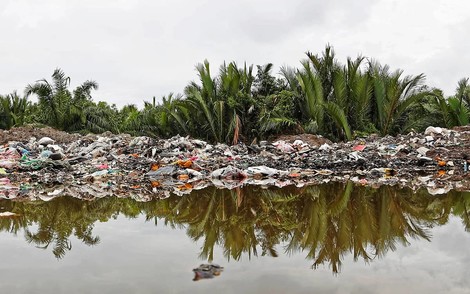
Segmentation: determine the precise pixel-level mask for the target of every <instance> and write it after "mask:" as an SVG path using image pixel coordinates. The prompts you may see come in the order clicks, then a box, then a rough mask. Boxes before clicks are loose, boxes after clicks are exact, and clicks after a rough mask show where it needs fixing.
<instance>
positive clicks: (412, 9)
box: [0, 0, 470, 106]
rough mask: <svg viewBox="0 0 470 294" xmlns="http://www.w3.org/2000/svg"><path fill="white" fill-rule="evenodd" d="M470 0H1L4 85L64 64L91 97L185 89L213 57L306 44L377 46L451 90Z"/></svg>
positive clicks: (242, 57)
mask: <svg viewBox="0 0 470 294" xmlns="http://www.w3.org/2000/svg"><path fill="white" fill-rule="evenodd" d="M469 9H470V1H468V0H408V1H398V0H355V1H348V0H329V1H318V0H310V1H308V0H306V1H303V0H290V1H274V0H271V1H267V0H257V1H253V0H251V1H250V0H239V1H225V0H205V1H194V0H173V1H162V0H154V1H152V0H100V1H91V0H67V1H62V0H43V1H36V0H1V1H0V36H1V46H0V67H1V69H2V70H0V94H8V93H11V92H13V91H14V90H17V91H18V92H19V93H23V91H24V88H25V86H26V85H27V84H30V83H34V82H35V81H37V80H39V79H43V78H46V79H48V80H50V77H51V75H52V73H53V71H54V69H56V68H61V69H62V70H63V71H64V72H65V73H66V75H67V76H69V77H70V78H71V86H72V87H76V86H78V85H80V84H81V83H82V82H84V81H86V80H94V81H96V82H98V84H99V86H100V87H99V89H98V90H97V91H96V92H94V94H93V97H94V99H95V100H104V101H107V102H109V103H115V104H116V105H117V106H123V105H126V104H129V103H134V104H137V105H138V106H142V105H143V101H144V100H146V101H150V100H151V98H152V97H153V96H155V97H157V99H160V98H161V97H162V96H164V95H168V94H169V93H171V92H174V93H182V92H183V89H184V87H185V86H186V85H187V84H188V82H190V81H192V80H197V78H198V77H197V73H196V71H195V65H196V64H198V63H200V62H203V61H204V60H205V59H207V60H208V61H209V62H210V64H211V70H212V72H213V73H214V74H215V73H216V72H217V71H218V68H219V66H220V64H222V63H223V62H224V61H226V62H230V61H235V62H237V64H239V65H243V63H244V62H247V64H254V65H258V64H259V65H262V64H266V63H273V64H274V73H278V72H279V67H280V66H283V65H288V66H294V67H299V66H300V60H302V59H304V58H305V52H307V51H310V52H312V53H321V52H322V51H323V49H324V48H325V45H326V44H330V45H332V46H333V47H334V50H335V52H336V55H337V57H338V60H339V61H340V62H343V63H344V62H345V61H346V58H347V57H348V56H350V57H356V56H357V55H359V54H361V55H362V56H365V57H368V58H373V59H375V60H378V61H380V62H381V63H382V64H388V65H390V67H391V69H402V70H404V73H405V74H406V75H416V74H420V73H424V74H425V75H426V77H427V80H426V81H427V84H428V85H430V86H432V87H438V88H440V89H442V90H444V92H445V94H446V95H452V94H453V93H454V91H455V88H456V86H457V82H458V80H460V79H461V78H464V77H470V54H469V52H470V38H469V37H470V33H469V31H468V28H470V14H469V13H468V11H469Z"/></svg>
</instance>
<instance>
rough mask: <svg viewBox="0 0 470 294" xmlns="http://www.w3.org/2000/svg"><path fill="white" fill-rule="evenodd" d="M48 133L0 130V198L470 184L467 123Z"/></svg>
mask: <svg viewBox="0 0 470 294" xmlns="http://www.w3.org/2000/svg"><path fill="white" fill-rule="evenodd" d="M55 132H56V133H54V132H53V131H50V130H49V131H48V133H47V134H48V135H49V137H40V138H35V137H29V136H28V137H27V138H25V137H21V128H20V129H16V130H15V131H0V139H1V140H0V143H1V142H2V140H5V138H8V139H11V137H12V134H18V138H19V140H18V141H14V140H10V141H8V143H6V144H5V145H3V146H2V147H0V197H1V198H9V199H14V198H17V199H25V198H26V199H38V198H39V199H42V200H49V199H51V198H54V197H56V196H61V195H71V196H74V197H78V198H81V199H91V198H96V197H105V196H118V197H134V198H135V199H137V200H140V201H147V200H150V199H153V198H165V197H168V196H169V195H170V194H171V193H174V194H177V195H183V194H187V193H190V192H191V191H192V190H195V189H202V188H205V187H207V186H210V185H213V186H216V187H220V188H229V189H232V188H235V187H239V186H243V185H262V186H277V187H284V186H287V185H295V186H297V187H302V186H305V185H310V184H320V183H324V182H328V181H348V180H350V181H353V182H356V183H358V184H363V185H372V186H377V185H382V184H388V185H400V186H409V187H412V188H418V187H422V186H424V187H427V188H428V190H429V192H430V193H432V194H441V193H445V192H446V191H449V190H450V189H459V190H468V189H469V186H468V183H469V181H468V180H469V173H468V169H469V168H470V167H469V165H468V162H469V160H470V150H469V149H468V148H469V146H470V145H469V142H470V128H468V127H461V128H457V129H454V130H448V129H442V128H434V127H429V128H428V129H427V130H426V131H425V133H424V134H415V133H410V134H408V135H400V136H398V137H391V136H387V137H384V138H378V137H374V136H371V137H368V138H363V139H357V140H355V141H351V142H347V143H331V142H329V141H328V140H325V139H324V138H321V137H315V136H313V135H299V136H288V137H287V136H285V137H284V140H277V141H275V142H273V143H269V142H267V141H261V142H260V143H259V144H253V145H245V144H238V145H235V146H228V145H225V144H215V145H213V144H209V143H207V142H204V141H202V140H196V139H190V138H187V137H180V136H176V137H173V138H170V139H167V140H157V139H152V138H149V137H131V136H130V135H125V134H124V135H113V134H111V133H105V134H102V135H87V136H80V135H76V134H74V135H73V136H72V135H68V134H67V135H68V136H67V135H63V134H64V133H63V132H59V131H55ZM38 133H39V134H40V132H39V131H38ZM28 135H30V133H28ZM312 137H313V138H317V139H316V140H314V139H312ZM3 142H4V141H3Z"/></svg>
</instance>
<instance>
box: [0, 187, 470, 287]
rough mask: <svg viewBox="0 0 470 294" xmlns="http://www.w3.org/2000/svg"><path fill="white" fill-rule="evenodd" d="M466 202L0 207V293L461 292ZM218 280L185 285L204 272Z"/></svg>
mask: <svg viewBox="0 0 470 294" xmlns="http://www.w3.org/2000/svg"><path fill="white" fill-rule="evenodd" d="M469 205H470V194H469V193H462V192H460V193H459V192H451V193H448V194H446V195H440V196H432V195H429V194H428V193H427V192H426V191H425V190H419V191H415V192H413V191H411V190H408V189H397V188H394V187H382V188H380V189H373V188H365V187H360V186H354V185H352V184H347V185H343V184H329V185H323V186H314V187H307V188H303V189H293V188H289V189H286V188H283V189H277V188H272V189H261V188H259V187H246V188H243V189H238V190H237V189H236V190H231V191H229V190H218V189H215V188H209V189H205V190H202V191H195V192H194V193H192V194H190V195H188V196H184V197H178V196H172V197H170V198H168V199H165V200H156V201H150V202H136V201H134V200H132V199H120V198H102V199H97V200H94V201H83V200H79V199H75V198H71V197H59V198H56V199H53V200H51V201H48V202H42V201H33V202H13V201H8V200H2V201H0V212H2V211H10V212H14V213H17V214H19V216H16V217H8V218H0V258H1V261H2V262H1V263H0V272H1V278H0V290H1V293H39V292H44V293H188V292H192V293H207V292H208V291H216V292H220V293H312V292H316V293H443V292H446V293H469V292H470V280H469V279H468V275H467V267H468V264H469V263H470V250H469V248H470V234H469V232H468V229H469V228H470V221H469V217H468V216H469V213H470V208H469V207H470V206H469ZM209 262H213V263H217V264H220V265H221V266H223V267H224V271H223V272H222V273H221V275H220V276H215V277H214V278H212V279H204V280H199V281H193V278H194V274H193V272H192V269H193V268H195V267H197V266H198V265H199V264H201V263H209Z"/></svg>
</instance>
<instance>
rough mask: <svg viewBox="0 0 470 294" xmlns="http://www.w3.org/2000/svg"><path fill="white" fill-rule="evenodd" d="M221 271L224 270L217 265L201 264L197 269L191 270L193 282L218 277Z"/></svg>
mask: <svg viewBox="0 0 470 294" xmlns="http://www.w3.org/2000/svg"><path fill="white" fill-rule="evenodd" d="M223 270H224V268H223V267H221V266H220V265H218V264H201V265H200V266H199V267H197V268H195V269H193V272H194V279H193V281H199V280H202V279H212V278H214V276H220V273H221V272H222V271H223Z"/></svg>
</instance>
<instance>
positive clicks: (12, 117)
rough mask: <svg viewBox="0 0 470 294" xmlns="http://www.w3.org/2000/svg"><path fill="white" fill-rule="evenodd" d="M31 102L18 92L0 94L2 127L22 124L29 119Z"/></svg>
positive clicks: (0, 125) (7, 127)
mask: <svg viewBox="0 0 470 294" xmlns="http://www.w3.org/2000/svg"><path fill="white" fill-rule="evenodd" d="M30 105H31V103H30V102H29V101H28V99H27V98H26V97H20V96H19V95H18V93H17V92H13V93H11V94H8V95H5V96H1V95H0V129H9V128H11V127H18V126H22V125H23V124H24V123H25V122H27V120H28V112H29V111H28V110H29V108H30Z"/></svg>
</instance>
